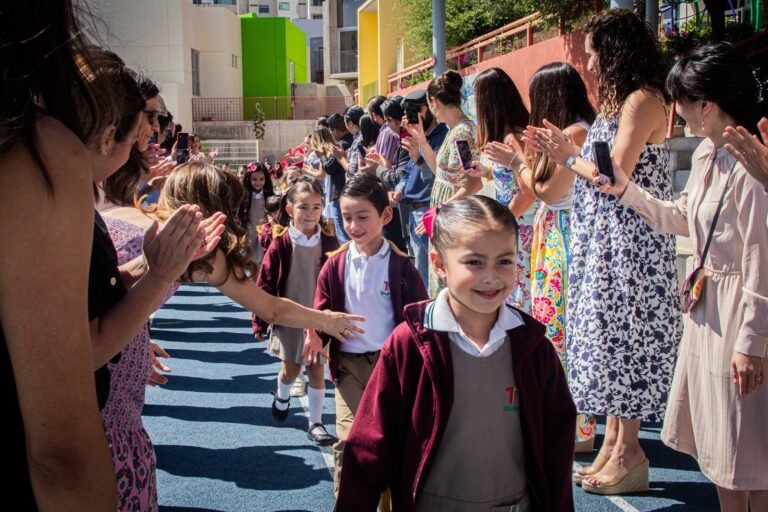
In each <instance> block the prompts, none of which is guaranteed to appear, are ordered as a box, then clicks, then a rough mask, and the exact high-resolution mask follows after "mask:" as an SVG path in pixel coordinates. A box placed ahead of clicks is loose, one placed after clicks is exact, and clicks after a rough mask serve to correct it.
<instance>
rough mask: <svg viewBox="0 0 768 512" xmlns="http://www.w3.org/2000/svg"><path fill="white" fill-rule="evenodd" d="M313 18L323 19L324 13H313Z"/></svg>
mask: <svg viewBox="0 0 768 512" xmlns="http://www.w3.org/2000/svg"><path fill="white" fill-rule="evenodd" d="M312 19H313V20H321V19H323V15H322V14H313V15H312Z"/></svg>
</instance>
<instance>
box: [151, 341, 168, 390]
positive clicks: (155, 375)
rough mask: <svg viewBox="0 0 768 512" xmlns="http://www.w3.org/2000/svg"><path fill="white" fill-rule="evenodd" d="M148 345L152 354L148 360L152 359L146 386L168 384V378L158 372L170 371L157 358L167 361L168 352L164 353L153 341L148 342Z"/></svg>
mask: <svg viewBox="0 0 768 512" xmlns="http://www.w3.org/2000/svg"><path fill="white" fill-rule="evenodd" d="M149 345H150V347H151V348H152V353H151V354H150V358H151V359H152V373H151V374H150V375H149V378H148V379H147V384H148V385H149V386H152V387H155V386H158V385H160V386H162V385H163V384H167V383H168V377H166V376H165V375H163V374H162V373H160V372H164V373H169V372H170V371H171V369H170V368H168V367H167V366H165V365H164V364H163V363H161V362H160V361H159V360H158V359H157V358H158V357H162V358H163V359H168V358H170V357H171V356H169V355H168V352H166V351H165V350H164V349H163V347H161V346H160V345H158V344H157V343H155V342H154V341H150V342H149Z"/></svg>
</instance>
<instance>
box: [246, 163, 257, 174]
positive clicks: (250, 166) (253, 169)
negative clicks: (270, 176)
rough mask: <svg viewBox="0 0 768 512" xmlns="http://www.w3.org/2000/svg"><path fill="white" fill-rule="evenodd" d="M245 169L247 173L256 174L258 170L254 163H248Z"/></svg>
mask: <svg viewBox="0 0 768 512" xmlns="http://www.w3.org/2000/svg"><path fill="white" fill-rule="evenodd" d="M245 169H246V171H245V172H247V173H249V174H250V173H252V172H256V171H257V170H258V168H257V167H256V164H255V163H254V162H248V165H246V166H245Z"/></svg>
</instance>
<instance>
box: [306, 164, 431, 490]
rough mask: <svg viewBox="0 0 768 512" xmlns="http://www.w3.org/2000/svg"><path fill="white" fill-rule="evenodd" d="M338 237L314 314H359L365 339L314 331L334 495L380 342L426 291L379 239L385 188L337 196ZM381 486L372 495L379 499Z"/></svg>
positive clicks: (360, 184)
mask: <svg viewBox="0 0 768 512" xmlns="http://www.w3.org/2000/svg"><path fill="white" fill-rule="evenodd" d="M339 205H340V208H341V215H342V219H343V222H344V231H345V232H346V233H347V234H348V235H349V237H350V239H351V241H350V242H347V243H346V244H344V245H343V246H342V247H341V248H340V249H339V250H338V251H336V252H335V253H333V254H331V255H329V256H330V257H329V258H328V261H327V262H326V264H325V266H323V269H322V270H321V271H320V277H319V278H318V282H317V292H316V295H315V309H317V310H320V311H322V310H326V309H333V310H336V311H346V312H353V311H354V312H355V313H356V314H360V315H361V316H365V317H366V318H367V320H366V321H365V322H363V323H362V325H361V326H362V327H363V328H364V329H365V333H362V334H353V333H352V332H350V331H348V332H346V333H343V334H345V336H346V342H344V343H341V342H339V341H338V340H336V339H331V338H330V337H329V336H326V335H325V334H324V333H317V334H318V335H319V336H320V337H321V338H322V342H323V344H328V343H330V360H329V369H330V374H331V378H332V379H333V381H334V383H335V385H336V435H337V436H338V438H339V441H338V442H337V443H336V444H335V445H334V465H335V470H336V471H335V477H334V493H336V494H338V490H339V477H340V475H341V466H342V464H341V461H342V455H343V453H344V443H345V441H346V440H347V436H348V435H349V431H350V428H352V422H353V421H354V420H355V417H356V416H357V411H358V406H359V404H360V399H361V398H362V396H363V391H365V388H366V386H367V384H368V380H369V379H370V378H371V374H372V373H373V369H374V367H375V366H376V361H377V360H378V358H379V351H380V350H381V347H382V345H383V344H384V340H386V338H387V336H389V334H390V333H391V332H392V330H393V329H394V328H395V326H396V325H397V324H399V323H400V322H402V321H403V307H405V306H406V305H408V304H411V303H414V302H417V301H421V300H425V299H426V298H427V291H426V288H425V287H424V284H423V282H422V280H421V277H420V275H419V272H418V271H417V270H416V267H415V266H414V265H413V263H412V262H411V258H410V257H409V256H407V255H405V254H403V253H402V252H400V250H399V249H398V248H397V246H395V245H394V244H392V243H391V242H388V241H386V240H385V239H384V238H383V237H382V235H381V231H382V229H383V227H384V226H385V225H386V224H387V223H388V222H389V221H390V220H391V219H392V215H393V212H392V208H391V207H390V206H389V198H388V194H387V188H386V187H385V186H384V184H383V183H382V182H381V180H379V179H378V178H376V177H374V176H370V175H367V174H357V175H355V176H354V177H352V178H350V179H349V180H348V181H347V183H346V184H345V185H344V188H343V189H342V191H341V194H340V197H339ZM310 339H311V341H308V343H310V344H311V345H314V346H312V347H311V349H310V350H308V352H309V353H310V354H312V355H314V354H317V353H319V352H321V351H322V347H320V346H318V345H319V343H317V342H319V341H320V338H317V337H312V338H310ZM385 489H386V485H385V486H384V487H382V488H381V489H379V491H378V493H377V498H376V499H377V501H378V495H379V494H381V493H382V492H383V491H384V490H385Z"/></svg>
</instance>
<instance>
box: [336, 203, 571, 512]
mask: <svg viewBox="0 0 768 512" xmlns="http://www.w3.org/2000/svg"><path fill="white" fill-rule="evenodd" d="M425 218H428V217H426V216H425ZM430 220H433V221H434V222H433V225H432V226H429V223H430V222H429V221H430ZM425 225H426V226H427V227H428V228H432V229H431V231H432V232H431V235H432V244H433V247H434V251H433V252H432V253H431V254H430V258H431V260H432V264H433V265H434V268H435V270H436V272H437V274H438V276H439V277H440V278H441V279H442V280H443V281H444V282H446V283H447V288H446V289H443V290H442V291H441V292H440V293H439V294H438V296H437V298H436V299H435V300H434V301H430V302H421V303H418V304H413V305H410V306H407V307H406V308H405V313H404V316H405V321H404V322H403V323H401V324H400V325H398V326H397V328H396V329H395V330H394V332H393V333H392V334H391V335H390V336H389V338H388V339H387V342H386V343H385V344H384V347H383V348H382V350H381V356H380V358H379V363H378V365H377V366H376V369H375V370H374V371H373V375H372V376H371V378H370V381H369V382H368V386H367V388H366V390H365V393H364V394H363V397H362V401H361V403H360V406H359V409H358V414H357V420H356V421H355V424H354V425H353V427H352V431H351V432H350V433H349V435H348V438H347V442H346V448H345V452H344V460H343V462H344V472H343V473H342V474H341V485H340V489H339V495H338V500H337V510H338V511H340V512H343V511H356V512H357V511H373V510H375V509H376V503H377V501H378V495H379V493H380V492H382V491H383V490H384V489H387V488H389V489H390V490H391V492H392V505H393V510H395V511H398V512H401V511H419V512H423V511H441V512H451V511H461V512H474V511H493V510H505V511H516V512H520V511H531V510H542V511H544V510H546V511H550V512H551V511H569V510H573V496H572V490H571V489H572V484H571V461H572V457H573V449H574V436H573V424H574V421H575V420H576V409H575V406H574V404H573V401H572V399H571V395H570V393H569V391H568V385H567V383H566V379H565V373H564V372H563V368H562V365H561V364H560V361H559V359H558V357H557V353H556V351H555V349H554V348H553V346H552V344H551V343H550V341H549V340H548V339H547V338H546V336H545V327H544V326H543V325H542V324H540V323H539V322H537V321H536V320H535V319H533V318H532V317H530V316H528V315H526V314H525V313H522V312H521V311H519V310H517V309H515V308H513V307H512V306H508V305H506V304H504V299H505V298H506V297H507V295H508V294H509V293H510V292H511V291H512V289H513V288H514V287H515V284H516V282H517V276H516V258H517V223H516V222H515V219H514V217H513V216H512V214H511V213H510V212H509V211H508V210H507V208H505V207H504V206H503V205H501V204H500V203H498V202H496V201H494V200H492V199H489V198H487V197H483V196H469V197H464V198H461V199H458V200H455V201H451V202H450V203H448V204H446V205H444V206H442V207H440V208H439V211H438V212H437V213H436V214H435V215H434V217H433V219H428V221H427V222H425ZM428 231H429V230H428Z"/></svg>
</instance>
